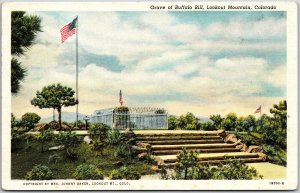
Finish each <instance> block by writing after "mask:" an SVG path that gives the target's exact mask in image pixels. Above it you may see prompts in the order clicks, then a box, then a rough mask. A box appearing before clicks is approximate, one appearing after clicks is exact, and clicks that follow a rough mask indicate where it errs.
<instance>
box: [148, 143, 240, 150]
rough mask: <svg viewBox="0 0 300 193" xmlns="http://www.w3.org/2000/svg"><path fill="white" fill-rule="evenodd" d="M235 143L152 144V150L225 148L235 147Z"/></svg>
mask: <svg viewBox="0 0 300 193" xmlns="http://www.w3.org/2000/svg"><path fill="white" fill-rule="evenodd" d="M235 146H236V144H227V143H214V144H179V145H152V147H151V149H152V151H155V150H182V148H186V149H201V148H202V149H212V148H227V147H235Z"/></svg>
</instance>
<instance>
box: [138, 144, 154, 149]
mask: <svg viewBox="0 0 300 193" xmlns="http://www.w3.org/2000/svg"><path fill="white" fill-rule="evenodd" d="M136 145H137V146H139V147H141V148H145V149H151V145H150V144H149V143H137V144H136Z"/></svg>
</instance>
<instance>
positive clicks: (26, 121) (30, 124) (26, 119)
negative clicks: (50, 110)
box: [20, 113, 41, 130]
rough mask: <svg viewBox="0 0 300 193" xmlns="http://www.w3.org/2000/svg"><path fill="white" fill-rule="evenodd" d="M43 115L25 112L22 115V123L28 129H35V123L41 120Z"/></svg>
mask: <svg viewBox="0 0 300 193" xmlns="http://www.w3.org/2000/svg"><path fill="white" fill-rule="evenodd" d="M40 119H41V117H40V116H39V115H37V114H36V113H25V114H24V115H22V118H21V121H20V125H21V126H22V127H24V128H26V129H27V130H30V129H33V128H34V127H35V125H36V124H37V123H38V122H39V121H40Z"/></svg>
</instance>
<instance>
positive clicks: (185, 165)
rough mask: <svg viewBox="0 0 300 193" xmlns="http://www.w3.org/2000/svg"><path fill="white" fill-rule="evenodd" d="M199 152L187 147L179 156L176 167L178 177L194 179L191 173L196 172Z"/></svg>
mask: <svg viewBox="0 0 300 193" xmlns="http://www.w3.org/2000/svg"><path fill="white" fill-rule="evenodd" d="M197 155H198V153H197V152H194V151H189V152H188V151H187V150H186V149H185V148H184V149H183V150H182V151H181V152H180V153H179V155H178V156H177V159H178V161H177V163H176V164H177V167H176V177H177V178H178V179H184V180H187V179H193V178H192V176H191V174H193V173H194V170H195V169H196V166H197V162H198V158H197Z"/></svg>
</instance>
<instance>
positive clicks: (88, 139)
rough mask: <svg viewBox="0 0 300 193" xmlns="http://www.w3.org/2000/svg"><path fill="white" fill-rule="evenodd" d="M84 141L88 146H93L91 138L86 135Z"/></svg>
mask: <svg viewBox="0 0 300 193" xmlns="http://www.w3.org/2000/svg"><path fill="white" fill-rule="evenodd" d="M83 141H84V142H85V143H86V144H91V143H92V141H93V140H92V139H91V138H90V136H88V135H86V136H85V137H84V138H83Z"/></svg>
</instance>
